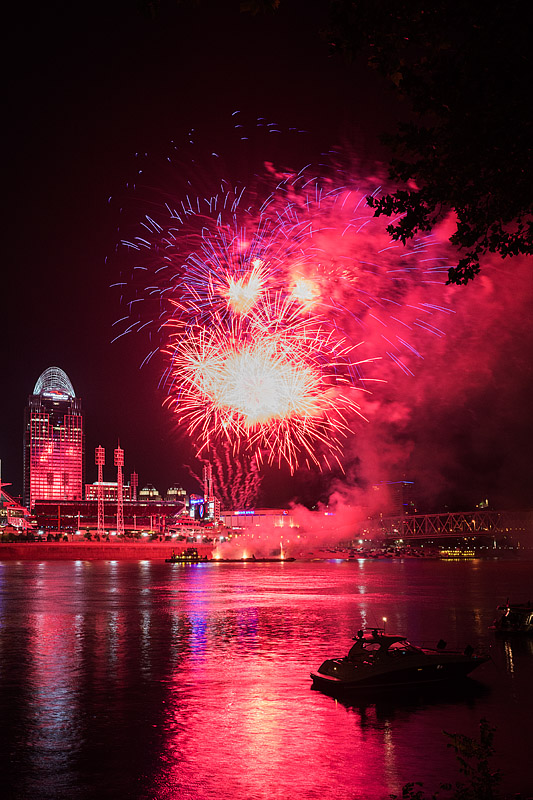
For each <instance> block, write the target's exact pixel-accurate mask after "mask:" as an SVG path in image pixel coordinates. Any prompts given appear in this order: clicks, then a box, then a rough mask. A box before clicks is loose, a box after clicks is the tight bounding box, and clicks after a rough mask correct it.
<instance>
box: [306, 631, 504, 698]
mask: <svg viewBox="0 0 533 800" xmlns="http://www.w3.org/2000/svg"><path fill="white" fill-rule="evenodd" d="M354 639H355V643H354V644H353V646H352V647H351V649H350V651H349V653H348V655H347V656H344V657H343V658H328V659H327V660H326V661H324V663H323V664H321V666H320V667H319V668H318V670H317V671H316V672H312V673H311V678H312V679H313V685H314V686H316V687H318V688H320V689H322V690H324V691H329V692H333V693H335V692H339V691H344V690H352V689H367V688H375V687H387V686H401V685H412V684H419V683H433V682H436V681H449V680H458V679H461V678H464V677H466V676H467V675H469V674H470V673H471V672H472V671H473V670H474V669H476V668H477V667H479V666H481V664H484V663H485V662H486V661H488V660H489V658H488V656H484V655H476V654H475V653H474V651H473V649H472V647H470V645H468V646H467V647H466V648H465V650H464V651H463V652H459V651H452V650H446V642H444V641H443V640H442V639H441V640H440V642H438V644H437V646H436V647H435V648H434V649H428V648H422V647H416V646H415V645H413V644H411V643H410V642H409V641H408V640H407V639H406V638H405V636H396V635H391V634H386V633H385V630H384V629H383V628H371V629H364V630H360V631H359V632H358V633H357V636H355V637H354Z"/></svg>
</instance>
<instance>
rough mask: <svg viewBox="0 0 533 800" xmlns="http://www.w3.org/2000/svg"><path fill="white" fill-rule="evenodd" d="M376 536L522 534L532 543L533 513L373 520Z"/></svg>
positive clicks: (423, 536) (418, 537)
mask: <svg viewBox="0 0 533 800" xmlns="http://www.w3.org/2000/svg"><path fill="white" fill-rule="evenodd" d="M373 523H374V524H373V526H372V529H373V531H374V532H375V533H378V534H380V535H382V536H384V537H385V538H387V539H443V538H448V537H460V536H463V537H471V536H487V537H502V536H505V535H508V536H513V538H515V537H516V536H517V535H522V537H523V538H524V539H526V538H528V539H531V540H533V511H487V510H484V511H463V512H455V513H443V514H413V515H412V516H405V517H385V518H382V519H379V520H374V521H373Z"/></svg>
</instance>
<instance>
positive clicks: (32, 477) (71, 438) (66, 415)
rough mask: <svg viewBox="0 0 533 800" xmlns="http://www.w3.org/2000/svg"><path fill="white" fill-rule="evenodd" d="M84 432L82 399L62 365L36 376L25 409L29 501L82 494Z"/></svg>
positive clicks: (31, 503)
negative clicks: (76, 393)
mask: <svg viewBox="0 0 533 800" xmlns="http://www.w3.org/2000/svg"><path fill="white" fill-rule="evenodd" d="M83 472H84V434H83V415H82V409H81V400H80V398H79V397H76V395H75V392H74V388H73V386H72V383H71V382H70V380H69V378H68V376H67V375H66V373H65V372H64V371H63V370H62V369H59V367H48V369H46V370H45V371H44V372H43V373H42V375H41V376H40V377H39V379H38V380H37V383H36V384H35V387H34V390H33V394H31V395H30V397H29V399H28V405H27V406H26V410H25V415H24V504H25V505H27V506H28V507H29V509H30V510H32V509H33V507H34V506H35V503H36V502H37V500H81V499H82V497H83Z"/></svg>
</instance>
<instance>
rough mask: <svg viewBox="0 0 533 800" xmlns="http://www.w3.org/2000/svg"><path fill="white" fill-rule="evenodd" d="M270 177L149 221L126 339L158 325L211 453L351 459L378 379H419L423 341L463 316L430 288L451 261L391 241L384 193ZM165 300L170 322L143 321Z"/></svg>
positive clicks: (178, 392) (179, 399) (173, 397)
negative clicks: (139, 290)
mask: <svg viewBox="0 0 533 800" xmlns="http://www.w3.org/2000/svg"><path fill="white" fill-rule="evenodd" d="M263 178H264V186H263V189H262V191H258V190H255V191H252V190H247V189H246V187H245V186H244V185H241V184H238V185H232V184H230V183H229V182H228V181H227V180H226V181H224V180H223V181H222V182H221V183H220V184H219V185H218V186H217V187H216V191H213V192H212V193H211V194H207V195H205V196H203V197H200V196H199V195H197V196H194V195H193V194H192V193H190V194H187V195H186V197H185V198H184V199H182V200H181V201H180V203H179V204H171V203H167V204H165V206H164V209H163V210H162V211H161V209H160V210H159V212H158V214H157V215H156V214H155V213H153V214H151V215H145V217H144V220H143V222H142V226H143V230H142V234H140V235H137V236H135V237H132V238H131V239H129V240H127V241H125V242H124V244H125V245H126V246H127V247H128V249H129V250H130V251H132V252H133V253H134V254H135V255H136V269H139V270H142V271H144V272H146V274H147V275H148V278H149V280H148V286H146V285H145V291H144V294H141V296H140V297H135V298H133V299H132V300H130V301H129V304H128V306H129V313H128V315H127V317H126V318H124V320H121V321H126V322H127V323H128V325H127V327H126V329H125V331H124V332H125V333H126V332H129V331H132V330H140V329H142V328H143V327H147V326H148V327H150V328H151V329H152V330H157V331H158V333H159V335H160V337H161V339H162V343H161V344H160V343H159V342H158V346H157V347H156V348H155V349H154V351H152V352H155V350H159V349H160V350H162V351H163V352H164V354H165V356H166V358H167V368H166V370H165V374H164V384H165V386H166V388H167V392H168V397H167V403H168V405H169V407H170V408H172V410H173V411H175V413H176V416H177V419H178V420H179V422H180V424H182V425H185V426H186V427H187V430H188V432H189V434H190V436H191V439H192V440H193V441H197V442H198V443H199V444H198V448H197V450H198V454H199V455H200V457H204V458H205V457H208V453H209V452H210V451H211V450H212V449H213V448H215V449H216V447H217V446H220V443H223V446H224V447H226V446H227V447H230V448H231V451H232V452H233V453H234V454H235V453H237V452H243V453H245V454H246V455H247V456H248V457H250V458H255V459H257V461H258V462H261V460H263V459H264V460H266V461H268V462H269V463H278V464H281V463H282V462H286V463H287V464H288V465H289V467H290V469H291V471H294V470H295V469H296V468H297V467H298V466H299V465H300V464H302V463H306V464H307V465H310V464H315V465H318V466H319V467H323V466H325V467H328V468H330V467H331V465H332V461H336V462H337V463H339V464H341V465H342V447H343V440H344V438H345V437H346V435H347V434H348V433H349V432H350V431H352V430H354V428H355V427H356V425H357V424H358V423H357V420H358V419H364V417H365V415H364V410H363V408H362V405H364V402H365V401H364V395H365V393H368V392H369V387H370V386H371V385H372V382H374V381H383V380H388V379H389V378H390V377H391V374H393V370H397V369H399V370H401V371H402V372H403V373H405V374H412V371H411V366H410V365H411V363H412V362H413V360H414V359H416V358H421V357H422V356H421V354H420V352H419V350H418V349H417V345H416V339H417V334H418V333H419V332H420V331H422V332H425V333H431V334H433V335H435V336H442V335H443V334H442V331H441V330H439V328H438V327H437V326H436V325H435V324H434V322H433V316H434V314H435V313H436V312H447V313H448V312H449V309H448V308H446V307H445V306H443V305H440V306H439V305H437V304H435V302H428V300H427V297H428V294H427V292H428V289H429V288H433V287H434V286H435V284H441V285H442V283H443V282H444V278H445V276H446V274H447V269H448V266H449V265H448V263H447V260H446V259H445V258H443V257H442V256H441V255H440V254H439V252H438V251H437V249H436V246H435V245H436V243H435V242H434V240H433V239H432V238H431V237H425V238H422V239H420V240H416V241H415V242H414V243H413V244H412V245H410V246H409V247H405V246H402V245H400V244H398V243H394V242H391V241H390V240H389V237H388V235H387V233H386V230H385V227H386V225H385V224H384V223H383V222H382V221H381V220H376V219H375V218H374V217H373V215H372V211H371V209H369V208H368V206H367V205H366V196H367V195H368V194H370V193H376V192H377V189H376V188H373V189H370V188H369V187H366V186H365V187H363V188H362V189H361V188H354V187H353V186H352V185H351V181H349V182H348V181H347V180H346V177H345V176H342V175H339V174H338V173H337V172H335V171H331V173H330V174H329V175H326V176H318V177H317V176H316V175H312V174H311V173H310V172H309V171H308V170H306V169H304V170H302V171H300V172H298V173H291V172H282V173H280V172H277V171H276V170H275V169H274V168H273V167H272V165H270V164H267V166H266V169H265V175H264V176H263ZM341 179H343V180H341ZM156 217H157V218H156ZM407 296H408V297H409V302H406V297H407ZM431 296H432V295H431ZM149 298H155V299H156V300H157V302H158V303H159V309H158V313H157V315H155V316H153V317H152V319H151V320H146V318H143V316H142V314H139V315H138V317H137V318H135V314H136V313H137V306H136V305H135V304H136V303H138V301H139V300H143V299H144V300H146V299H149ZM121 335H122V334H121ZM413 340H414V341H413ZM376 362H380V367H379V369H377V370H376V369H375V365H376ZM373 367H374V369H373Z"/></svg>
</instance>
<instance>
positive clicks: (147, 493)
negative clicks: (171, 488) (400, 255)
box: [139, 483, 162, 503]
mask: <svg viewBox="0 0 533 800" xmlns="http://www.w3.org/2000/svg"><path fill="white" fill-rule="evenodd" d="M139 500H143V501H144V502H145V503H160V502H161V500H162V498H161V495H160V494H159V492H158V491H157V489H156V488H155V486H154V485H153V484H152V483H148V484H146V486H143V488H142V489H141V491H140V492H139Z"/></svg>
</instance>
